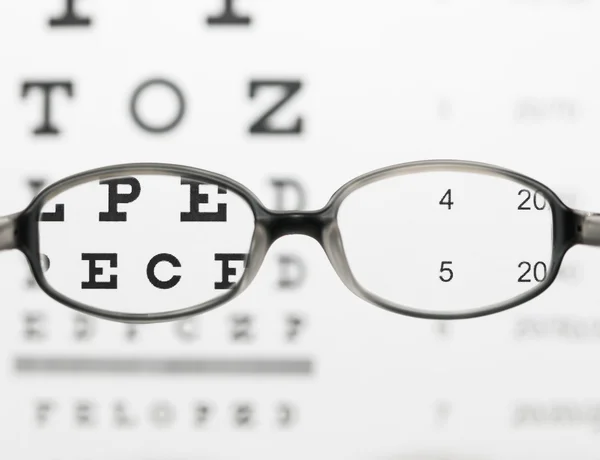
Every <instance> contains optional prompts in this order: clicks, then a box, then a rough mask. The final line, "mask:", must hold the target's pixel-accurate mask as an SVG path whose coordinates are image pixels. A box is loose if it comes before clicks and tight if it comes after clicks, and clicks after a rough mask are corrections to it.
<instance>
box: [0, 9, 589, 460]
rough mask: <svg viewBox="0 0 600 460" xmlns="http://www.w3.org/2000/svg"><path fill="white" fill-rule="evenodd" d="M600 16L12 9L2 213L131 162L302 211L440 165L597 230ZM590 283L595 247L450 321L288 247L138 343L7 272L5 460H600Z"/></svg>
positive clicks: (305, 250)
mask: <svg viewBox="0 0 600 460" xmlns="http://www.w3.org/2000/svg"><path fill="white" fill-rule="evenodd" d="M224 7H225V8H229V10H228V11H229V12H230V14H229V15H225V16H224V15H223V9H224ZM209 18H212V19H211V20H208V19H209ZM246 18H247V19H246ZM599 20H600V7H599V4H598V2H596V1H592V0H587V1H586V0H578V1H575V0H551V1H544V2H542V1H536V0H530V1H528V0H494V1H488V2H477V1H467V0H425V1H421V2H394V1H391V0H387V1H383V0H376V1H370V2H367V1H364V0H362V1H355V0H352V1H348V0H344V1H341V0H330V1H316V0H308V1H291V0H279V1H276V2H275V1H266V0H254V1H253V0H237V1H233V2H227V3H226V2H225V1H224V0H210V1H208V0H207V1H192V0H188V1H178V2H168V1H165V0H151V1H149V0H146V1H142V0H135V1H134V0H130V1H127V2H123V1H102V2H100V1H95V0H75V1H72V2H67V1H66V0H52V1H34V2H8V1H5V2H3V3H2V5H1V6H0V43H1V45H0V58H1V59H0V62H1V64H0V101H1V104H0V152H1V169H0V212H2V213H3V214H8V213H12V212H16V211H19V210H21V209H23V208H24V207H25V206H26V205H27V203H28V202H29V201H30V199H31V198H32V197H33V194H34V192H35V190H36V189H37V188H39V187H40V186H41V185H42V184H47V183H50V182H52V181H55V180H58V179H60V178H62V177H64V176H65V175H67V174H71V173H76V172H79V171H82V170H85V169H88V168H91V167H97V166H104V165H109V164H113V163H122V162H134V161H159V162H170V163H180V164H186V165H190V166H195V167H200V168H203V169H208V170H213V171H216V172H220V173H222V174H226V175H229V176H231V177H232V178H234V179H236V180H238V181H240V182H241V183H243V184H244V185H246V186H248V187H249V188H250V189H252V190H253V191H254V192H255V193H256V194H257V195H258V196H259V197H260V198H261V199H262V200H263V202H264V203H265V204H267V205H268V206H271V207H273V208H281V209H293V208H296V207H301V208H303V209H311V208H318V207H320V206H322V205H323V204H324V203H325V202H326V201H327V199H328V198H329V196H330V195H331V194H332V193H333V192H334V191H335V190H336V189H337V188H338V187H339V186H341V185H342V184H343V183H344V182H346V181H347V180H349V179H351V178H353V177H355V176H357V175H359V174H362V173H364V172H367V171H369V170H372V169H375V168H378V167H382V166H386V165H389V164H393V163H401V162H406V161H413V160H422V159H431V158H457V159H465V160H477V161H484V162H490V163H494V164H498V165H501V166H505V167H508V168H512V169H515V170H517V171H519V172H522V173H524V174H528V175H531V176H532V177H534V178H536V179H538V180H540V181H542V182H544V183H546V184H547V185H548V186H550V187H551V188H553V189H554V190H555V191H556V192H557V193H558V194H559V196H561V198H562V199H563V200H564V201H565V202H566V203H567V204H568V205H570V206H573V207H576V208H581V209H589V210H596V211H598V210H600V181H598V169H597V167H598V164H599V163H598V152H599V151H600V138H599V137H598V126H600V91H599V90H598V82H599V81H600V66H599V64H598V57H597V54H598V53H597V46H596V44H597V43H598V42H599V40H600V32H599V29H598V26H597V25H598V22H599ZM51 21H52V25H51ZM223 22H230V23H229V24H223ZM231 22H233V24H231ZM65 23H71V24H70V25H65ZM157 80H158V82H157ZM165 82H166V83H165ZM40 83H42V86H40ZM49 84H51V85H52V88H53V89H52V90H51V91H50V92H49V93H48V94H49V96H48V107H49V109H48V112H47V114H45V113H44V112H45V111H44V97H45V94H46V93H45V92H44V91H46V90H45V89H44V88H45V87H48V85H49ZM43 85H46V86H43ZM136 93H137V94H138V96H137V97H136V96H135V95H136ZM132 100H134V101H135V103H133V106H134V107H133V112H134V113H133V114H132ZM275 106H277V108H274V107H275ZM134 115H135V116H134ZM46 116H47V117H48V118H47V121H48V123H45V122H44V121H45V119H46ZM136 118H137V121H136ZM142 125H143V126H142ZM148 244H149V245H150V244H152V241H149V242H148ZM427 250H428V248H427V247H424V248H423V251H427ZM389 263H390V266H393V264H394V261H393V260H390V261H389ZM482 269H485V267H482ZM599 277H600V252H599V251H598V250H597V249H595V248H590V247H577V248H574V249H572V250H571V251H570V252H569V253H568V254H567V256H566V258H565V261H564V265H563V267H562V271H561V274H560V276H559V278H558V279H557V281H556V283H555V284H554V285H553V286H552V287H551V288H550V289H549V290H548V291H547V292H546V293H544V294H543V295H542V296H540V297H539V298H536V299H535V300H533V301H531V302H529V303H528V304H526V305H522V306H520V307H517V308H515V309H513V310H511V311H508V312H505V313H501V314H497V315H493V316H490V317H486V318H481V319H476V320H468V321H461V322H452V323H440V322H432V321H425V320H418V319H412V318H407V317H402V316H399V315H393V314H391V313H388V312H385V311H383V310H381V309H378V308H376V307H373V306H371V305H369V304H366V303H364V302H363V301H361V300H359V299H357V298H356V297H355V296H354V295H353V294H352V293H350V292H349V291H348V290H347V289H346V288H345V287H344V286H343V285H342V283H341V282H340V281H339V280H338V278H337V277H336V275H335V273H334V272H333V269H332V268H331V267H330V265H329V263H328V261H327V259H326V257H325V255H324V253H323V251H322V250H321V248H320V247H319V246H318V245H317V244H316V243H315V242H314V241H312V240H310V239H308V238H304V237H300V236H295V237H287V238H285V239H282V240H279V241H278V242H277V243H276V244H275V245H274V246H273V247H272V249H271V251H270V253H269V255H268V257H267V259H266V260H265V263H264V265H263V268H262V271H261V273H260V274H259V276H258V277H257V279H256V281H255V283H254V284H253V286H252V287H250V288H249V289H248V290H247V291H246V292H245V293H244V294H243V295H242V296H240V297H239V298H237V299H236V300H235V301H233V302H231V303H229V304H227V305H224V306H222V307H221V308H219V309H217V310H215V311H213V312H210V313H208V314H206V315H203V316H200V317H196V318H193V319H190V320H189V321H185V322H182V323H170V324H162V325H153V326H136V327H133V326H127V325H123V324H117V323H110V322H105V321H99V320H94V319H91V318H88V317H83V316H79V315H76V314H74V313H73V312H72V311H70V310H69V309H67V308H66V307H64V306H62V305H59V304H57V303H55V302H53V301H52V300H50V299H49V298H47V297H46V296H45V295H44V294H43V293H41V292H40V291H39V289H37V288H35V286H34V285H32V283H31V280H30V277H29V273H28V268H27V266H26V263H25V261H24V258H23V257H22V256H21V255H20V254H18V253H16V252H10V253H2V254H0V279H1V282H0V288H1V289H2V291H1V292H2V300H1V301H0V307H1V309H0V315H1V320H0V354H1V355H2V358H1V362H2V367H1V369H0V388H1V389H2V393H1V394H0V402H1V403H0V408H1V409H0V440H1V442H0V458H7V459H8V458H10V459H17V460H30V459H36V460H96V459H118V460H121V459H128V460H163V459H169V460H171V459H172V460H187V459H223V458H227V459H229V458H235V459H240V458H244V459H270V458H273V459H281V458H286V459H300V458H302V459H305V458H317V459H321V458H322V459H326V458H327V459H382V460H383V459H386V460H388V459H390V460H391V459H452V460H454V459H469V460H470V459H529V458H546V459H564V458H577V459H599V458H600V372H599V371H598V369H599V363H600V291H598V282H597V280H598V279H599ZM177 360H188V361H186V362H188V363H190V362H191V363H192V364H193V363H194V362H198V361H201V360H215V361H216V362H217V363H220V364H221V365H220V366H217V369H221V371H219V372H217V371H215V370H214V369H213V370H212V371H210V370H208V371H199V370H198V367H197V366H196V367H195V366H193V365H190V366H188V367H186V366H179V367H178V366H177V365H176V363H177V362H181V361H177ZM265 362H267V363H270V364H269V365H267V366H265V365H264V364H260V363H265ZM123 363H125V365H124V364H123ZM173 363H175V364H173ZM182 368H183V370H182ZM248 368H250V369H251V372H250V373H248V372H246V373H242V372H240V371H241V370H243V369H248ZM185 369H187V371H186V370H185Z"/></svg>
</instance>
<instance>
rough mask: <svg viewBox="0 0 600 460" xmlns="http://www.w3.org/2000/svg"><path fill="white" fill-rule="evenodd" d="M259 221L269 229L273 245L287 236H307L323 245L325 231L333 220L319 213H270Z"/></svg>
mask: <svg viewBox="0 0 600 460" xmlns="http://www.w3.org/2000/svg"><path fill="white" fill-rule="evenodd" d="M259 220H260V221H261V222H262V224H263V225H265V227H266V228H267V231H268V233H269V236H270V240H271V243H272V242H274V241H275V240H277V239H279V238H281V237H282V236H285V235H306V236H310V237H312V238H314V239H315V240H317V241H318V242H319V243H322V241H323V230H324V228H325V226H326V225H327V224H328V223H329V222H330V221H331V218H328V217H327V216H326V215H325V213H323V212H319V211H308V212H299V211H292V212H276V211H269V212H268V213H266V214H265V215H264V216H263V218H262V219H259Z"/></svg>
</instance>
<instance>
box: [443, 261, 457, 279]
mask: <svg viewBox="0 0 600 460" xmlns="http://www.w3.org/2000/svg"><path fill="white" fill-rule="evenodd" d="M448 265H452V262H451V261H449V260H444V261H442V264H441V265H440V273H441V275H440V279H441V280H442V281H443V282H444V283H447V282H448V281H450V280H451V279H452V278H454V272H453V271H452V269H451V268H450V267H448ZM444 275H446V276H444Z"/></svg>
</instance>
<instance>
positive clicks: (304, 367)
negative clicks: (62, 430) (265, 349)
mask: <svg viewBox="0 0 600 460" xmlns="http://www.w3.org/2000/svg"><path fill="white" fill-rule="evenodd" d="M14 370H15V371H16V372H17V373H19V374H122V375H126V374H127V375H135V374H171V375H311V374H312V373H313V361H312V360H311V359H307V358H289V359H271V358H235V359H231V358H107V357H89V358H88V357H66V356H65V357H63V356H17V357H16V358H15V359H14Z"/></svg>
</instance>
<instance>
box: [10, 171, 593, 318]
mask: <svg viewBox="0 0 600 460" xmlns="http://www.w3.org/2000/svg"><path fill="white" fill-rule="evenodd" d="M424 171H458V172H471V173H478V174H487V175H492V176H501V177H505V178H508V179H512V180H514V181H516V182H518V183H521V184H523V185H525V186H527V187H530V188H532V189H534V190H538V191H540V192H541V193H543V194H544V196H545V198H546V200H547V203H548V204H549V206H550V208H551V210H552V215H553V226H554V229H553V230H554V232H553V251H552V261H551V265H550V267H549V270H548V273H547V276H546V278H545V280H544V281H542V282H541V283H539V284H537V285H536V286H535V287H534V288H532V289H531V290H529V291H527V292H525V293H523V294H521V295H519V296H517V297H514V298H512V299H509V300H507V301H505V302H501V303H497V304H493V305H489V306H486V307H483V308H478V309H473V310H468V311H454V312H452V311H450V312H443V313H441V312H433V311H424V310H419V309H415V308H412V307H410V306H408V305H401V304H397V303H393V302H391V301H389V300H387V299H384V298H382V297H379V296H377V295H376V294H374V293H372V292H370V291H368V290H366V289H365V288H363V287H362V286H361V285H360V283H359V282H358V281H357V280H356V279H355V277H354V275H353V274H352V271H351V269H350V266H349V264H348V261H347V259H346V256H345V252H344V247H343V243H342V237H341V235H340V231H339V228H338V224H337V214H338V210H339V208H340V205H341V204H342V202H343V200H344V198H346V197H347V196H348V195H349V194H351V193H352V192H354V191H355V190H357V189H359V188H361V187H364V186H365V185H368V184H370V183H373V182H376V181H379V180H382V179H386V178H389V177H395V176H400V175H404V174H412V173H418V172H424ZM144 174H155V175H156V174H161V175H174V176H179V177H182V178H186V179H191V180H195V181H199V182H204V183H208V184H213V185H217V186H220V187H223V188H225V189H227V190H230V191H232V192H234V193H236V194H238V195H239V196H240V197H242V198H243V199H244V200H245V201H246V202H247V203H248V204H249V206H250V208H251V209H252V211H253V213H254V216H255V228H254V233H253V237H252V242H251V245H250V249H249V252H248V258H247V263H246V269H245V271H244V273H243V275H242V276H241V277H240V280H239V281H238V282H237V283H236V284H235V285H234V286H233V287H232V288H231V289H230V290H228V291H227V292H226V293H225V294H223V295H221V296H219V297H217V298H215V299H212V300H210V301H208V302H204V303H201V304H198V305H194V306H191V307H188V308H184V309H179V310H175V311H165V312H159V313H149V314H140V313H135V314H134V313H119V312H113V311H109V310H103V309H99V308H96V307H92V306H90V305H85V304H82V303H80V302H77V301H74V300H72V299H70V298H68V297H66V296H64V295H63V294H61V293H60V292H57V291H56V290H55V289H53V288H52V286H50V285H49V284H48V282H47V281H46V279H45V277H44V274H43V270H42V266H41V263H40V260H41V259H40V253H39V229H38V221H39V216H40V214H41V211H42V207H43V206H44V204H45V203H46V202H47V201H48V200H50V199H51V198H53V197H54V196H56V195H58V194H60V193H61V192H63V191H64V190H66V189H68V188H70V187H74V186H76V185H79V184H83V183H85V182H90V181H95V180H102V179H107V178H111V177H122V176H129V175H144ZM291 234H302V235H307V236H309V237H312V238H314V239H315V240H316V241H318V242H319V243H320V244H321V246H322V247H323V249H324V250H325V253H326V254H327V257H328V258H329V260H330V262H331V264H332V266H333V268H334V269H335V271H336V272H337V274H338V275H339V277H340V279H341V280H342V282H343V283H344V284H345V285H346V286H347V287H348V288H349V289H350V290H351V291H352V292H353V293H354V294H356V295H357V296H358V297H360V298H361V299H363V300H365V301H367V302H370V303H372V304H373V305H376V306H378V307H381V308H384V309H386V310H389V311H391V312H394V313H400V314H404V315H408V316H413V317H419V318H427V319H438V320H450V319H465V318H473V317H478V316H484V315H489V314H492V313H496V312H500V311H503V310H507V309H509V308H512V307H515V306H517V305H520V304H522V303H524V302H527V301H528V300H530V299H532V298H534V297H536V296H538V295H540V294H541V293H542V292H543V291H545V290H546V289H547V288H548V287H549V286H550V285H551V284H552V282H553V281H554V280H555V278H556V276H557V274H558V271H559V269H560V264H561V262H562V259H563V257H564V255H565V253H566V252H567V251H568V250H569V249H570V248H571V247H572V246H574V245H575V244H590V245H600V215H599V214H595V213H588V212H583V211H577V210H574V209H571V208H569V207H567V206H566V205H565V204H564V203H563V202H562V201H561V200H560V199H559V198H558V196H556V194H555V193H554V192H553V191H552V190H551V189H549V188H548V187H546V186H545V185H543V184H541V183H540V182H538V181H536V180H534V179H531V178H530V177H527V176H525V175H522V174H519V173H517V172H514V171H510V170H508V169H504V168H500V167H498V166H493V165H489V164H485V163H476V162H469V161H459V160H427V161H418V162H411V163H404V164H398V165H393V166H388V167H386V168H382V169H378V170H375V171H372V172H369V173H367V174H364V175H362V176H359V177H357V178H355V179H353V180H351V181H350V182H347V183H346V184H345V185H343V186H342V187H341V188H339V189H338V190H337V191H336V192H335V193H334V194H333V195H332V197H331V198H330V200H329V202H328V203H327V204H326V205H325V206H324V207H322V208H321V209H319V210H314V211H304V212H300V211H273V210H270V209H267V208H266V207H265V206H264V205H263V204H262V203H261V202H260V200H259V199H258V198H257V197H256V196H255V195H254V194H253V193H252V192H251V191H250V190H248V189H247V188H246V187H244V186H243V185H241V184H240V183H238V182H236V181H234V180H232V179H230V178H228V177H225V176H222V175H220V174H216V173H213V172H210V171H205V170H202V169H196V168H191V167H187V166H179V165H173V164H162V163H134V164H123V165H116V166H108V167H104V168H99V169H94V170H90V171H86V172H82V173H80V174H76V175H74V176H70V177H67V178H65V179H63V180H60V181H58V182H56V183H54V184H52V185H50V186H48V187H47V188H45V189H44V190H42V191H41V192H40V193H39V194H38V195H37V196H36V197H35V198H34V199H33V201H32V202H31V204H30V205H29V206H28V207H27V208H26V209H25V210H24V211H22V212H20V213H17V214H13V215H11V216H6V217H0V250H4V249H18V250H20V251H21V252H23V253H24V254H25V256H26V257H27V260H28V262H29V266H30V268H31V271H32V273H33V276H34V278H35V280H36V281H37V283H38V284H39V286H40V287H41V288H42V290H43V291H44V292H46V294H48V295H49V296H50V297H52V298H53V299H55V300H57V301H58V302H60V303H62V304H64V305H66V306H68V307H70V308H72V309H74V310H77V311H79V312H81V313H86V314H90V315H93V316H96V317H99V318H103V319H108V320H113V321H120V322H129V323H155V322H161V321H171V320H177V319H182V318H185V317H188V316H191V315H196V314H199V313H203V312H205V311H207V310H210V309H212V308H215V307H217V306H219V305H222V304H224V303H225V302H227V301H229V300H231V299H233V298H234V297H236V296H237V295H239V294H240V293H241V292H243V291H244V290H245V289H246V288H247V287H248V285H249V284H250V283H251V282H252V280H253V279H254V277H255V276H256V274H257V273H258V270H259V269H260V266H261V264H262V262H263V260H264V257H265V255H266V254H267V251H268V250H269V247H270V246H271V244H272V243H273V242H274V241H275V240H277V239H278V238H281V237H282V236H285V235H291Z"/></svg>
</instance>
